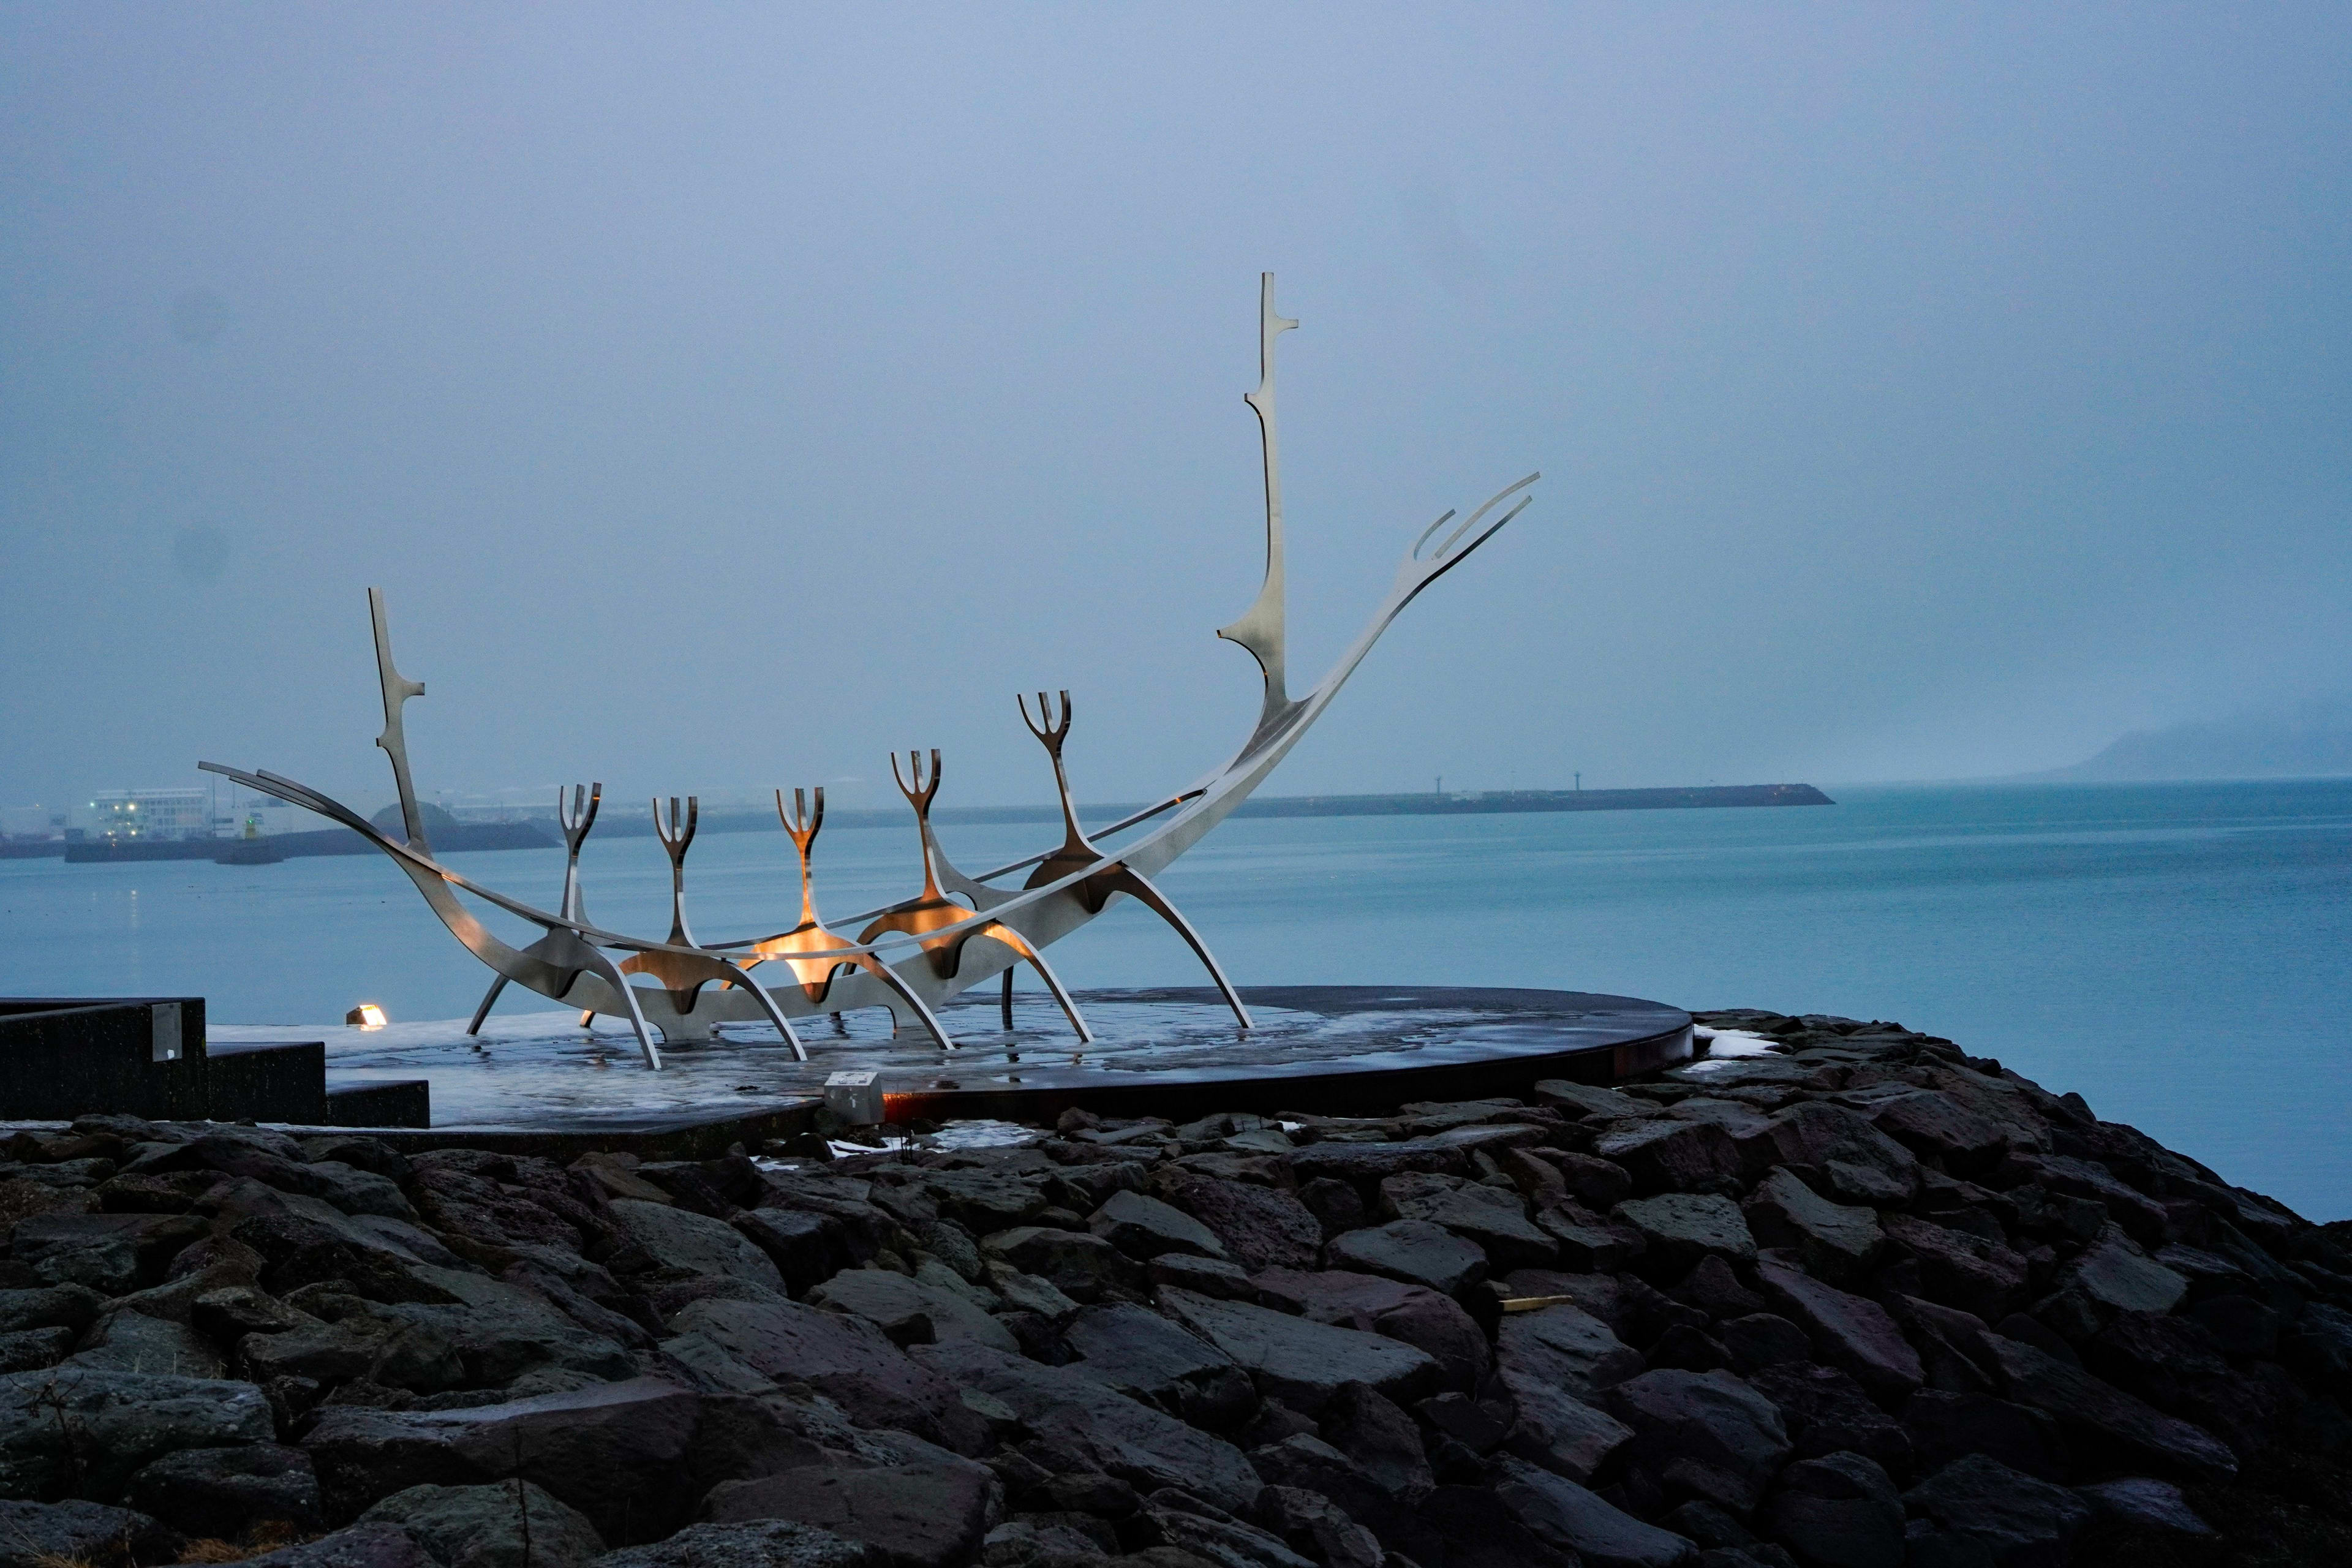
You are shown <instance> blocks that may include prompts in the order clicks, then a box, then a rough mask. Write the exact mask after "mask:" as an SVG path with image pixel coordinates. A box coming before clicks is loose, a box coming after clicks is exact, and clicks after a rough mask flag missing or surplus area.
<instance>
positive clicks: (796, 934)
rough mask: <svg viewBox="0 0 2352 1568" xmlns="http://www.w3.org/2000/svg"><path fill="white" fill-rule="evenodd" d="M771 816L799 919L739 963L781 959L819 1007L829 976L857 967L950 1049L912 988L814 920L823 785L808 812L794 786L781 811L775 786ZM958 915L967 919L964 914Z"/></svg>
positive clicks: (863, 946) (859, 945)
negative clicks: (794, 865)
mask: <svg viewBox="0 0 2352 1568" xmlns="http://www.w3.org/2000/svg"><path fill="white" fill-rule="evenodd" d="M776 816H777V819H778V820H780V821H781V822H782V823H783V825H784V831H785V832H786V833H788V834H790V835H791V836H792V840H793V848H794V849H796V850H798V851H799V852H800V860H801V923H800V924H798V925H796V926H794V927H793V929H792V930H790V931H784V932H782V933H780V934H779V935H776V936H772V937H769V938H768V939H767V940H765V941H764V942H754V943H752V944H751V952H750V953H749V954H748V955H747V956H746V957H745V959H744V961H743V967H744V968H745V969H747V970H748V969H750V968H751V967H752V966H753V965H755V964H760V963H771V962H779V963H782V964H783V965H784V966H785V967H786V968H788V969H790V970H791V971H792V972H793V979H794V980H797V981H798V982H799V983H800V989H801V994H803V995H804V996H806V997H807V998H808V1000H809V1005H811V1006H812V1007H822V1006H824V1003H825V999H826V998H827V997H828V996H829V995H831V994H832V992H833V988H834V976H835V974H837V973H840V972H841V971H842V970H844V969H856V970H862V971H864V972H865V973H867V974H870V975H872V976H873V977H874V978H875V979H877V980H878V981H880V982H881V983H882V984H883V985H884V986H885V987H887V989H888V990H889V992H890V993H891V994H893V995H895V996H897V997H898V1000H899V1001H901V1002H903V1003H905V1004H906V1005H907V1010H908V1012H910V1013H912V1014H914V1016H915V1017H916V1018H917V1020H918V1021H919V1022H920V1023H921V1024H922V1026H923V1027H924V1028H925V1029H928V1030H929V1031H930V1036H931V1038H932V1039H934V1040H936V1041H938V1042H939V1045H940V1049H941V1050H947V1051H951V1050H953V1049H955V1048H956V1047H955V1042H954V1041H953V1040H950V1039H949V1038H948V1032H947V1031H946V1030H945V1029H943V1028H941V1027H940V1021H939V1019H938V1018H936V1017H934V1016H932V1014H931V1010H930V1008H929V1007H928V1006H926V1005H924V1004H923V999H922V998H921V997H920V996H918V995H917V994H915V992H914V989H913V988H912V987H911V986H909V985H908V984H907V983H906V981H905V980H904V979H903V978H902V977H901V976H900V975H899V974H898V971H896V970H894V969H892V968H891V967H890V966H889V965H888V964H887V963H883V962H882V961H881V960H880V959H878V958H877V957H875V956H874V952H873V950H872V946H871V944H870V943H866V942H856V943H853V942H850V941H849V939H848V938H846V937H842V936H836V935H835V934H834V933H833V932H832V931H827V930H825V929H824V921H820V920H818V919H817V913H816V881H815V878H814V872H813V871H812V870H811V868H810V865H809V855H810V852H811V851H812V850H813V849H814V847H815V846H816V836H817V834H818V833H819V832H821V831H823V829H824V785H823V784H819V785H817V786H816V809H815V810H814V811H811V810H810V809H809V801H808V793H807V792H806V791H804V790H797V789H796V790H794V791H793V806H792V810H790V811H789V812H787V811H786V810H785V809H784V792H783V791H782V790H778V791H777V792H776ZM963 918H965V919H970V918H971V917H970V915H969V914H968V913H967V914H965V915H964V916H963ZM833 1011H834V1012H835V1013H838V1012H839V1011H840V1009H839V1007H838V1006H835V1008H834V1009H833Z"/></svg>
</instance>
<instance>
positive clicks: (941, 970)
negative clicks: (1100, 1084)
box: [857, 746, 1095, 1045]
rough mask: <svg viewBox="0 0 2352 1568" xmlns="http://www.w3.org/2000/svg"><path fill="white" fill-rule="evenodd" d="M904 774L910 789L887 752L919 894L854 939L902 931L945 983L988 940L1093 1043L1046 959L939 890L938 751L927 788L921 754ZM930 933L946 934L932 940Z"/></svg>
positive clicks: (911, 756) (912, 756)
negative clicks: (916, 855) (971, 948)
mask: <svg viewBox="0 0 2352 1568" xmlns="http://www.w3.org/2000/svg"><path fill="white" fill-rule="evenodd" d="M907 773H908V774H910V775H912V777H913V780H914V782H913V783H912V784H909V783H908V781H907V778H906V777H904V776H902V775H901V774H900V773H899V772H898V753H897V752H891V753H890V776H891V777H892V778H893V779H895V780H897V781H898V793H899V794H900V795H905V796H906V797H907V804H908V805H910V806H913V807H914V808H915V828H916V831H917V832H918V833H919V835H920V836H921V842H922V851H923V890H922V891H921V892H919V893H918V894H916V895H915V896H914V897H913V898H911V899H909V900H907V901H906V902H905V903H903V904H893V905H891V906H890V908H889V909H887V910H884V911H883V912H882V913H881V914H880V915H878V916H877V917H876V918H875V920H874V921H872V923H870V924H869V925H867V926H866V929H865V930H864V931H860V932H858V933H857V940H858V941H859V942H872V941H873V940H874V939H875V938H876V937H877V936H880V935H881V934H882V933H883V932H885V931H903V932H905V933H907V934H908V935H909V936H915V937H920V938H923V939H925V940H924V942H923V952H924V954H925V955H926V956H927V957H928V958H929V960H930V964H931V973H934V974H937V975H938V976H940V978H941V979H943V980H944V979H952V978H954V976H955V973H956V971H958V970H959V969H961V968H962V967H963V950H964V944H965V943H966V942H971V940H972V939H973V938H974V937H983V936H984V937H991V938H993V939H994V940H995V941H998V942H1003V944H1004V945H1005V946H1007V947H1009V948H1011V949H1012V950H1013V952H1016V953H1018V954H1020V955H1021V957H1022V958H1023V959H1024V960H1025V961H1027V963H1028V964H1029V967H1030V968H1032V969H1034V970H1035V971H1036V972H1037V978H1038V979H1040V980H1042V981H1044V982H1045V989H1046V990H1047V991H1048V992H1050V993H1052V994H1053V997H1054V1000H1055V1002H1057V1003H1059V1004H1061V1007H1062V1011H1063V1013H1064V1014H1065V1015H1066V1016H1068V1018H1069V1020H1070V1027H1071V1028H1073V1029H1076V1031H1077V1033H1078V1043H1079V1044H1081V1045H1091V1044H1093V1043H1094V1037H1095V1035H1094V1031H1093V1030H1092V1029H1089V1028H1087V1021H1086V1019H1085V1018H1084V1017H1083V1016H1080V1014H1079V1012H1078V1005H1077V1004H1076V1002H1074V1001H1072V1000H1071V999H1070V994H1069V993H1068V992H1067V991H1065V990H1063V989H1062V982H1061V977H1060V976H1058V975H1056V974H1055V973H1054V970H1053V966H1052V965H1050V964H1048V963H1046V962H1045V954H1044V953H1042V952H1038V951H1037V950H1036V949H1035V948H1034V947H1032V946H1030V945H1029V943H1028V941H1027V940H1026V939H1025V938H1024V937H1023V936H1022V934H1021V933H1020V932H1019V931H1014V930H1013V928H1012V927H1011V926H1008V925H1006V924H1005V923H1003V921H988V922H987V923H986V924H985V925H980V926H974V925H973V924H972V923H971V921H970V920H969V918H968V917H969V916H970V915H971V910H969V909H967V908H966V907H965V906H963V905H962V904H959V903H957V902H956V901H955V900H952V899H950V898H949V897H948V896H947V895H946V894H945V893H943V892H941V891H940V874H939V861H940V850H939V845H938V842H937V841H936V840H935V839H933V838H932V837H931V801H932V799H933V798H934V797H935V796H937V795H939V793H940V773H941V769H940V753H939V748H938V747H936V746H934V747H933V748H932V749H931V772H930V777H929V782H928V783H926V782H925V780H924V775H923V754H922V753H921V752H908V753H907ZM935 931H946V932H948V933H949V934H946V935H943V936H935V935H932V934H931V933H933V932H935ZM1004 973H1006V974H1007V975H1010V974H1011V973H1013V966H1012V965H1010V964H1007V965H1006V966H1005V969H1004ZM1005 1027H1006V1028H1008V1029H1009V1028H1011V1027H1012V1025H1010V1024H1007V1025H1006V1026H1005Z"/></svg>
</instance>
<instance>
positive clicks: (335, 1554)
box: [245, 1524, 442, 1568]
mask: <svg viewBox="0 0 2352 1568" xmlns="http://www.w3.org/2000/svg"><path fill="white" fill-rule="evenodd" d="M245 1562H246V1563H247V1565H252V1564H259V1565H260V1568H442V1565H441V1564H440V1563H438V1562H436V1560H435V1559H434V1557H433V1555H432V1554H431V1553H430V1552H426V1551H425V1547H424V1545H423V1543H422V1542H419V1541H418V1540H417V1539H416V1537H415V1536H413V1535H411V1534H409V1533H408V1531H404V1530H403V1529H401V1528H400V1526H398V1525H396V1524H354V1525H352V1527H351V1528H349V1529H347V1530H339V1531H335V1532H334V1533H333V1534H331V1535H323V1536H320V1538H319V1539H318V1540H316V1541H306V1542H302V1543H301V1544H300V1545H299V1546H283V1547H280V1548H278V1550H277V1551H275V1552H264V1553H262V1554H261V1555H260V1556H258V1557H248V1558H247V1559H245Z"/></svg>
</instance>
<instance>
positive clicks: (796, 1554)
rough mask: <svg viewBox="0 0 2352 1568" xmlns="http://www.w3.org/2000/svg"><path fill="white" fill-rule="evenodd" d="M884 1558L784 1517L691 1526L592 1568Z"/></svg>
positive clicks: (856, 1566) (834, 1563)
mask: <svg viewBox="0 0 2352 1568" xmlns="http://www.w3.org/2000/svg"><path fill="white" fill-rule="evenodd" d="M888 1562H889V1559H888V1558H887V1556H885V1555H884V1554H883V1553H882V1552H880V1551H879V1550H877V1548H875V1547H872V1546H869V1545H867V1544H866V1542H862V1541H849V1540H845V1539H844V1538H843V1537H841V1536H838V1535H835V1534H834V1533H833V1532H832V1531H829V1530H819V1529H817V1528H816V1527H815V1526H814V1525H809V1524H801V1523H799V1522H797V1521H793V1520H789V1519H761V1520H752V1521H747V1522H744V1523H741V1524H697V1525H691V1526H688V1528H687V1529H685V1530H681V1531H678V1532H677V1534H676V1535H673V1536H671V1537H670V1538H669V1539H668V1540H667V1541H659V1542H655V1543H654V1544H652V1545H650V1546H630V1547H625V1548H623V1549H622V1550H621V1551H618V1552H606V1553H605V1554H604V1556H602V1557H599V1558H597V1559H596V1564H595V1568H887V1564H888Z"/></svg>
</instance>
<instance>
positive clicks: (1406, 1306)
mask: <svg viewBox="0 0 2352 1568" xmlns="http://www.w3.org/2000/svg"><path fill="white" fill-rule="evenodd" d="M1170 1282H1171V1283H1172V1284H1178V1285H1180V1286H1181V1283H1182V1282H1181V1281H1175V1280H1171V1281H1170ZM1252 1285H1253V1293H1254V1296H1255V1300H1257V1301H1258V1302H1259V1303H1261V1304H1262V1305H1265V1306H1269V1307H1275V1308H1278V1309H1279V1310H1283V1311H1286V1312H1296V1313H1297V1314H1298V1315H1299V1316H1300V1317H1303V1318H1307V1319H1311V1320H1312V1321H1316V1322H1318V1323H1332V1324H1337V1325H1339V1327H1342V1328H1350V1329H1363V1330H1367V1331H1370V1332H1372V1333H1376V1334H1380V1335H1381V1336H1383V1337H1384V1338H1387V1339H1391V1340H1396V1341H1399V1342H1402V1343H1404V1344H1409V1345H1411V1346H1412V1347H1413V1348H1414V1349H1415V1350H1418V1351H1421V1352H1424V1353H1426V1354H1427V1355H1429V1356H1430V1357H1432V1358H1433V1359H1434V1360H1435V1361H1436V1363H1437V1364H1438V1365H1439V1367H1440V1368H1442V1369H1443V1371H1444V1383H1445V1386H1447V1387H1449V1388H1454V1389H1457V1390H1459V1391H1460V1392H1462V1393H1464V1394H1475V1393H1476V1392H1477V1390H1478V1386H1479V1384H1481V1383H1482V1382H1483V1381H1484V1380H1485V1379H1486V1373H1487V1371H1488V1368H1489V1367H1490V1365H1491V1364H1492V1356H1491V1353H1490V1352H1489V1351H1488V1349H1487V1345H1486V1332H1485V1331H1483V1330H1481V1329H1480V1328H1479V1327H1478V1324H1477V1322H1476V1321H1475V1320H1474V1319H1473V1318H1472V1317H1471V1316H1470V1314H1469V1313H1468V1312H1467V1311H1465V1310H1463V1307H1462V1304H1461V1303H1460V1302H1459V1301H1456V1300H1454V1298H1452V1297H1451V1296H1443V1295H1440V1294H1438V1293H1437V1292H1436V1291H1434V1290H1432V1289H1429V1288H1428V1287H1427V1286H1423V1285H1409V1284H1406V1283H1404V1282H1403V1281H1402V1280H1398V1279H1381V1278H1380V1277H1379V1276H1377V1275H1371V1274H1354V1273H1350V1272H1349V1271H1347V1270H1345V1269H1338V1268H1333V1269H1323V1270H1319V1271H1317V1272H1313V1273H1303V1272H1301V1271H1299V1270H1297V1269H1294V1268H1268V1269H1265V1270H1263V1271H1261V1272H1260V1273H1258V1274H1257V1275H1255V1277H1254V1279H1253V1281H1252ZM1202 1294H1203V1295H1216V1294H1219V1292H1217V1291H1202Z"/></svg>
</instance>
